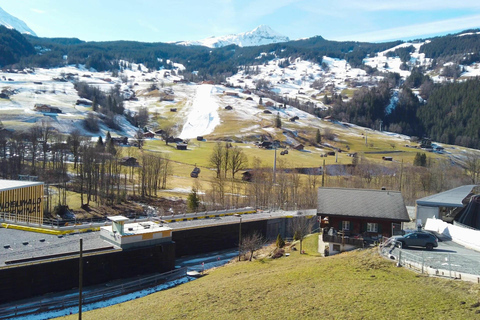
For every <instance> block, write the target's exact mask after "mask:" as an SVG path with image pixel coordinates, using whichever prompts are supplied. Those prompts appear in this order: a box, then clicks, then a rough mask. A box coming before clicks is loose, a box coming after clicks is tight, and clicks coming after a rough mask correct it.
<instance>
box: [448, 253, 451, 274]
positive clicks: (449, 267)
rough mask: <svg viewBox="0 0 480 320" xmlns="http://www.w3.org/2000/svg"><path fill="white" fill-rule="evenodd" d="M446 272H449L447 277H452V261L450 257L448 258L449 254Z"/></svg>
mask: <svg viewBox="0 0 480 320" xmlns="http://www.w3.org/2000/svg"><path fill="white" fill-rule="evenodd" d="M448 272H449V276H450V278H451V277H452V260H451V257H450V253H449V254H448Z"/></svg>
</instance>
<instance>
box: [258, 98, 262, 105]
mask: <svg viewBox="0 0 480 320" xmlns="http://www.w3.org/2000/svg"><path fill="white" fill-rule="evenodd" d="M258 104H260V105H262V106H263V99H262V97H260V100H258Z"/></svg>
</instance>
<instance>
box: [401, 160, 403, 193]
mask: <svg viewBox="0 0 480 320" xmlns="http://www.w3.org/2000/svg"><path fill="white" fill-rule="evenodd" d="M402 180H403V159H402V166H401V169H400V192H401V191H402Z"/></svg>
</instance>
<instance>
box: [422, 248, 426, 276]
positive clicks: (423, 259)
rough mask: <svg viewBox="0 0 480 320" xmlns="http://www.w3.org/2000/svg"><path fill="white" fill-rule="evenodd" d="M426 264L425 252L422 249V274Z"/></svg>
mask: <svg viewBox="0 0 480 320" xmlns="http://www.w3.org/2000/svg"><path fill="white" fill-rule="evenodd" d="M424 265H425V255H424V252H423V251H422V274H423V266H424Z"/></svg>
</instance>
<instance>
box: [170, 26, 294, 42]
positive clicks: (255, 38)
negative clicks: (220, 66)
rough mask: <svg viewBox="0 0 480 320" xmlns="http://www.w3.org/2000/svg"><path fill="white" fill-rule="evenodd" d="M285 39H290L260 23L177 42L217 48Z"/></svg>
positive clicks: (282, 40) (283, 40)
mask: <svg viewBox="0 0 480 320" xmlns="http://www.w3.org/2000/svg"><path fill="white" fill-rule="evenodd" d="M286 41H290V39H289V38H288V37H286V36H283V35H281V34H279V33H278V32H276V31H274V30H272V29H271V28H270V27H269V26H265V25H261V26H258V27H256V28H255V29H253V30H252V31H249V32H244V33H239V34H231V35H228V36H222V37H210V38H207V39H203V40H198V41H182V42H177V44H179V45H184V46H205V47H210V48H219V47H224V46H228V45H231V44H236V45H238V46H240V47H251V46H260V45H264V44H270V43H278V42H286Z"/></svg>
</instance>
